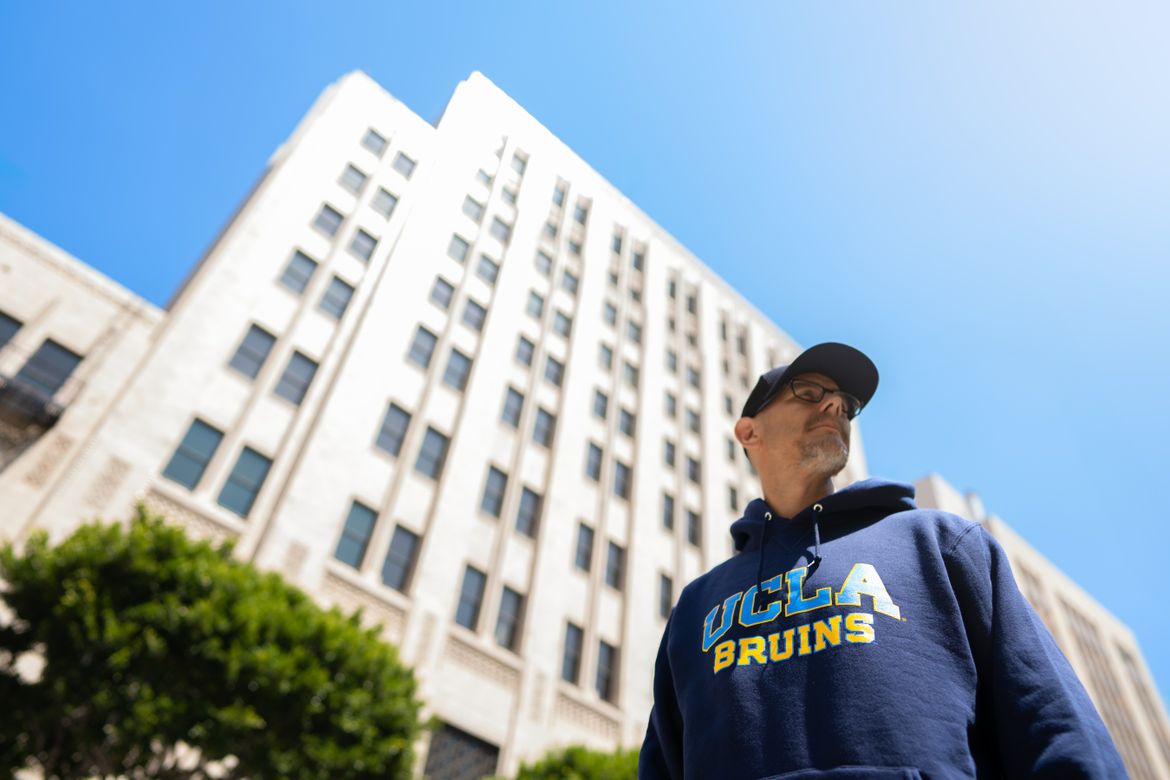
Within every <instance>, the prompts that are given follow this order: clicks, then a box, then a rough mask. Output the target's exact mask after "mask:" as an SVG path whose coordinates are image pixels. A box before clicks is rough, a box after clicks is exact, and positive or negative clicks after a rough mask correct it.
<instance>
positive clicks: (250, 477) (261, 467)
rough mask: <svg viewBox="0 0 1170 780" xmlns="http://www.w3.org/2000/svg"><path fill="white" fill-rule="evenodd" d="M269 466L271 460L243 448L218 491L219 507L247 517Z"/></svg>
mask: <svg viewBox="0 0 1170 780" xmlns="http://www.w3.org/2000/svg"><path fill="white" fill-rule="evenodd" d="M271 466H272V461H271V460H269V459H268V458H266V457H264V456H263V455H261V454H260V453H259V452H256V450H254V449H252V448H251V447H244V450H243V452H241V453H240V457H239V458H238V459H237V460H236V465H235V466H233V467H232V473H231V475H230V476H229V477H228V479H227V482H225V483H224V486H223V489H222V490H221V491H219V505H220V506H222V507H223V508H224V509H227V510H229V511H231V512H235V513H236V514H237V515H239V516H240V517H247V516H248V512H250V511H252V504H253V502H255V500H256V494H257V493H259V492H260V488H261V487H262V486H263V485H264V480H265V478H266V477H267V476H268V469H269V468H270V467H271Z"/></svg>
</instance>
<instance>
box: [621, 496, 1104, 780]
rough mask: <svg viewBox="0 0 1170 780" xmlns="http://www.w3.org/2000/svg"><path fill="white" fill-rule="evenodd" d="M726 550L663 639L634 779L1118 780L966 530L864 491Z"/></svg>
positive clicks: (995, 548)
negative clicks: (728, 552) (1049, 779)
mask: <svg viewBox="0 0 1170 780" xmlns="http://www.w3.org/2000/svg"><path fill="white" fill-rule="evenodd" d="M818 507H819V508H818ZM814 518H815V520H816V522H815V523H814ZM814 526H816V527H815V528H814ZM817 531H819V537H820V543H819V550H820V556H821V560H820V562H819V563H818V564H815V565H814V564H813V560H814V554H815V550H816V548H817V544H816V538H817ZM731 533H732V536H733V537H734V538H735V544H736V549H737V550H738V551H739V554H738V555H735V556H733V557H732V558H730V559H729V560H727V561H725V562H723V563H722V564H720V565H719V566H717V567H715V568H714V569H712V570H711V571H710V572H708V573H707V574H705V575H703V576H701V577H699V578H698V579H696V580H695V581H694V582H692V583H690V584H689V585H688V586H687V587H686V588H685V589H684V590H683V592H682V594H681V595H680V597H679V601H678V604H677V606H676V607H675V609H674V611H673V612H672V613H671V616H670V620H669V621H668V622H667V625H666V631H665V634H664V635H663V637H662V645H661V647H660V648H659V651H658V661H657V665H656V668H655V672H654V709H653V711H652V712H651V715H650V724H649V728H648V729H647V732H646V739H645V742H644V743H643V745H642V752H641V756H640V759H639V762H638V776H639V778H644V779H649V778H667V777H669V778H683V777H685V778H720V779H721V780H722V779H723V778H728V779H730V778H773V777H793V778H797V777H799V778H815V777H822V776H823V777H833V778H852V777H857V778H862V777H865V778H870V777H875V778H882V777H891V778H893V777H898V778H916V777H931V778H938V777H1002V776H1005V775H1006V776H1008V777H1025V776H1028V777H1053V778H1072V777H1125V769H1124V767H1123V766H1122V763H1121V758H1120V757H1119V756H1118V754H1117V750H1116V748H1115V747H1114V746H1113V742H1112V740H1111V739H1110V738H1109V734H1108V733H1107V732H1106V730H1105V726H1104V724H1103V723H1102V722H1101V718H1100V717H1099V716H1098V715H1097V711H1096V709H1095V708H1094V707H1093V704H1092V702H1091V701H1090V700H1089V697H1088V695H1087V694H1086V693H1085V689H1084V687H1083V686H1082V685H1081V683H1080V681H1079V680H1078V679H1077V677H1076V675H1075V674H1074V673H1073V671H1072V668H1071V667H1070V666H1069V664H1068V662H1067V661H1066V660H1065V658H1064V656H1063V655H1062V654H1061V652H1060V650H1059V649H1058V648H1057V646H1056V644H1055V642H1053V640H1052V636H1051V635H1050V634H1049V633H1048V630H1047V629H1046V628H1045V627H1044V625H1043V624H1042V623H1041V622H1040V619H1039V618H1038V617H1037V616H1036V613H1035V612H1034V611H1033V610H1032V608H1031V606H1029V605H1028V603H1027V602H1026V601H1025V600H1024V598H1023V596H1021V595H1020V591H1019V589H1018V588H1017V587H1016V583H1015V580H1014V579H1013V578H1012V573H1011V568H1010V567H1009V565H1008V560H1007V556H1006V555H1005V554H1004V552H1003V549H1002V548H1001V547H1000V546H999V544H998V543H997V542H996V541H995V540H994V539H993V538H992V537H991V536H990V535H989V534H988V533H987V532H986V531H985V530H984V529H983V528H982V526H980V525H978V524H977V523H971V522H968V521H966V520H963V519H962V518H960V517H957V516H955V515H952V514H948V513H946V512H940V511H935V510H928V509H919V508H917V507H916V506H915V504H914V488H912V487H911V486H909V485H902V484H898V483H893V482H885V481H881V480H866V481H864V482H858V483H855V484H853V485H850V486H849V487H847V488H845V489H843V490H840V491H838V492H836V493H834V494H833V495H831V496H827V497H826V498H824V499H822V500H821V501H820V502H818V504H815V505H813V506H811V507H808V508H806V509H805V510H803V511H801V512H800V513H799V514H797V515H796V517H794V518H791V519H787V518H781V517H778V516H776V515H775V514H774V513H772V512H771V510H770V509H769V507H768V505H767V504H766V503H764V501H763V500H762V499H756V500H755V501H752V503H751V504H749V505H748V507H747V510H746V512H745V513H744V516H743V517H742V518H740V519H739V520H737V521H735V523H734V524H733V525H732V526H731ZM810 569H811V571H810Z"/></svg>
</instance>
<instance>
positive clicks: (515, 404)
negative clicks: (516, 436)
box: [500, 387, 524, 428]
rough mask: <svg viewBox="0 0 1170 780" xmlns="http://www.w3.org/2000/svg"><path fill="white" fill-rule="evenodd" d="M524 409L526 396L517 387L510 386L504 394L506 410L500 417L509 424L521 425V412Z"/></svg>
mask: <svg viewBox="0 0 1170 780" xmlns="http://www.w3.org/2000/svg"><path fill="white" fill-rule="evenodd" d="M523 409H524V396H523V395H521V394H520V393H519V392H517V390H516V389H515V388H512V387H509V388H508V391H507V392H506V393H505V394H504V411H503V412H502V413H501V414H500V419H501V420H503V421H504V423H506V424H507V425H509V426H511V427H513V428H516V427H518V426H519V425H520V412H521V411H522V410H523Z"/></svg>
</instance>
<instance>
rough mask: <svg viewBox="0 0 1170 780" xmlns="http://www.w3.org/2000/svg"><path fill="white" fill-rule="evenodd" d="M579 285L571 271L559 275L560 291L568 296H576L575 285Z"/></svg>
mask: <svg viewBox="0 0 1170 780" xmlns="http://www.w3.org/2000/svg"><path fill="white" fill-rule="evenodd" d="M578 284H579V282H578V280H577V276H576V274H574V273H573V272H572V271H565V272H564V273H563V274H561V289H562V290H564V291H565V292H567V293H568V294H569V295H576V294H577V285H578Z"/></svg>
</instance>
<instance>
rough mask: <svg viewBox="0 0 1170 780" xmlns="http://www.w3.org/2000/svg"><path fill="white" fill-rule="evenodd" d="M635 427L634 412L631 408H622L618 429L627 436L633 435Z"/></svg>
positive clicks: (619, 414)
mask: <svg viewBox="0 0 1170 780" xmlns="http://www.w3.org/2000/svg"><path fill="white" fill-rule="evenodd" d="M634 429H635V418H634V413H633V412H631V411H630V410H629V409H622V410H621V411H620V412H619V413H618V430H619V431H621V432H622V433H624V434H625V435H626V436H629V437H631V438H632V437H633V436H634Z"/></svg>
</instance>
